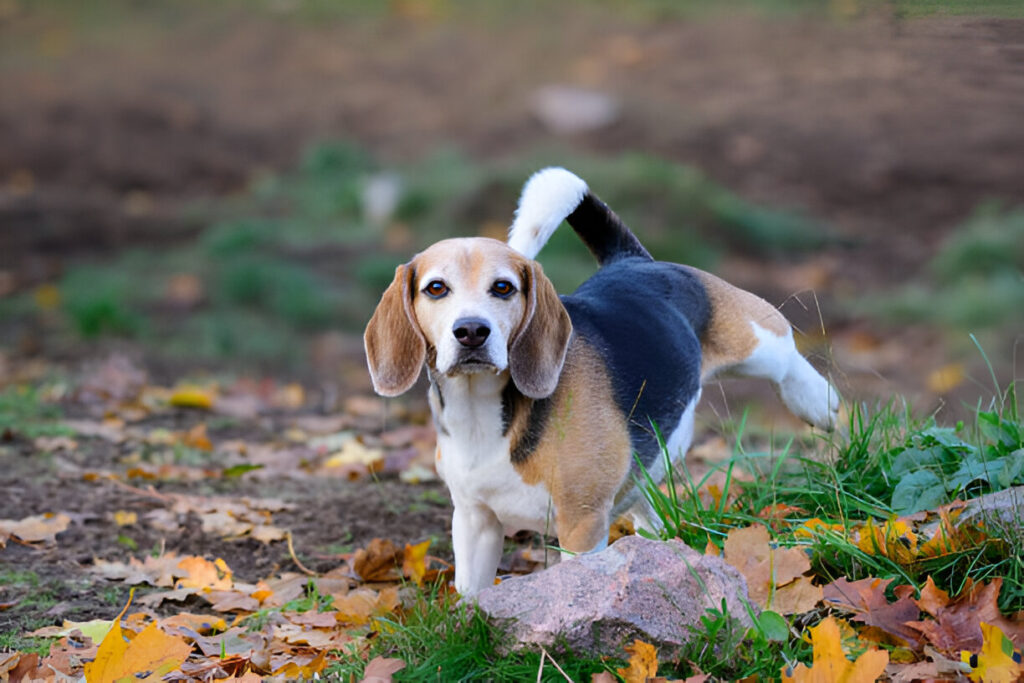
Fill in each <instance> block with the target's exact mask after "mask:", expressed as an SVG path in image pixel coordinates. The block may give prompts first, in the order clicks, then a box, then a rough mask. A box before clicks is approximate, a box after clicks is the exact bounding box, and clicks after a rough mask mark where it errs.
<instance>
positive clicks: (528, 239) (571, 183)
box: [508, 167, 587, 259]
mask: <svg viewBox="0 0 1024 683" xmlns="http://www.w3.org/2000/svg"><path fill="white" fill-rule="evenodd" d="M586 194H587V184H586V183H585V182H584V181H583V180H582V179H581V178H579V177H578V176H576V175H574V174H572V173H570V172H569V171H567V170H565V169H564V168H558V167H552V168H545V169H542V170H540V171H537V172H536V173H534V174H533V175H532V176H530V179H529V180H527V181H526V184H525V185H524V186H523V193H522V194H521V195H520V196H519V208H518V209H516V219H515V221H513V223H512V227H511V228H509V231H508V245H509V246H510V247H512V248H513V249H515V250H516V251H518V252H519V253H520V254H522V255H523V256H525V257H526V258H531V259H532V258H536V256H537V254H538V253H540V250H541V248H543V247H544V245H545V244H547V241H548V239H550V237H551V234H552V233H554V231H555V229H556V228H557V227H558V226H559V224H561V222H562V221H563V220H565V218H566V216H568V215H569V214H571V213H572V212H573V211H574V210H575V209H576V207H577V206H579V204H580V202H581V201H583V197H584V196H585V195H586Z"/></svg>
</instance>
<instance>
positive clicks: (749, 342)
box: [687, 266, 790, 382]
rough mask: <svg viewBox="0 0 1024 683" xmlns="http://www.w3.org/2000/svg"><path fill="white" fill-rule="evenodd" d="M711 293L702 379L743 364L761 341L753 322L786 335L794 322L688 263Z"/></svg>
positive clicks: (703, 347)
mask: <svg viewBox="0 0 1024 683" xmlns="http://www.w3.org/2000/svg"><path fill="white" fill-rule="evenodd" d="M687 269H688V270H690V272H692V273H693V274H694V275H696V276H697V277H698V278H699V279H700V281H701V284H703V285H704V289H705V290H706V291H707V294H708V302H709V303H710V305H711V319H710V320H709V321H708V327H707V330H705V332H704V335H703V336H702V337H701V340H700V341H701V352H702V355H703V360H702V363H701V382H703V381H705V380H707V379H708V378H709V377H712V376H714V375H715V374H716V373H718V372H721V371H723V370H728V368H730V367H731V366H734V365H737V364H739V363H742V362H743V361H745V360H746V359H747V358H749V357H750V354H751V353H753V351H754V349H756V348H757V346H758V344H759V343H760V342H759V341H758V339H757V337H756V336H755V335H754V330H753V328H752V327H751V323H755V324H756V325H758V326H759V327H761V328H763V329H765V330H768V331H769V332H771V333H772V334H774V335H776V336H779V337H784V336H786V335H787V334H789V331H790V325H789V321H788V320H786V318H785V316H783V315H782V314H781V313H779V311H778V310H777V309H776V308H775V307H774V306H772V305H771V304H770V303H768V302H767V301H765V300H764V299H762V298H761V297H759V296H757V295H755V294H751V293H750V292H747V291H745V290H742V289H740V288H739V287H734V286H733V285H730V284H729V283H728V282H726V281H725V280H723V279H721V278H719V277H716V276H714V275H712V274H711V273H706V272H704V271H703V270H699V269H697V268H692V267H689V266H687Z"/></svg>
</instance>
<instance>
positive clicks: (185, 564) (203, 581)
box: [178, 556, 232, 591]
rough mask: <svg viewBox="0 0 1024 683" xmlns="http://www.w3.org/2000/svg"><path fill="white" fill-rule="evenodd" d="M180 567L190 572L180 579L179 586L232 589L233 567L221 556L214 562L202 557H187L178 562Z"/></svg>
mask: <svg viewBox="0 0 1024 683" xmlns="http://www.w3.org/2000/svg"><path fill="white" fill-rule="evenodd" d="M178 568H179V569H184V570H185V571H186V572H188V577H187V578H182V579H179V580H178V587H179V588H204V589H209V590H221V591H226V590H230V589H231V586H232V581H231V569H229V568H228V565H227V563H226V562H225V561H224V560H222V559H221V558H219V557H218V558H217V559H216V561H214V562H210V561H209V560H207V559H205V558H202V557H196V556H192V557H186V558H184V559H183V560H182V561H181V562H179V563H178Z"/></svg>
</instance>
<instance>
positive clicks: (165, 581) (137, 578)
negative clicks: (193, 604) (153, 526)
mask: <svg viewBox="0 0 1024 683" xmlns="http://www.w3.org/2000/svg"><path fill="white" fill-rule="evenodd" d="M181 559H182V558H181V557H179V556H178V555H177V554H176V553H175V552H174V551H170V552H167V553H165V554H163V555H160V556H159V557H153V556H151V555H147V556H146V558H145V559H144V560H143V561H141V562H140V561H139V560H137V559H135V558H134V557H132V558H130V559H129V560H128V564H124V563H123V562H108V561H106V560H101V559H99V558H97V559H95V560H93V566H92V567H91V568H90V569H89V571H90V572H92V573H94V574H99V575H100V576H102V577H103V578H105V579H108V580H111V581H124V582H125V583H127V584H128V585H129V586H134V585H137V584H140V583H148V584H150V585H152V586H161V587H169V586H173V585H174V580H175V579H177V578H178V577H181V576H185V575H186V573H185V570H184V569H182V568H180V567H179V566H178V564H179V563H180V562H181Z"/></svg>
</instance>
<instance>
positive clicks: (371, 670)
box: [360, 657, 405, 683]
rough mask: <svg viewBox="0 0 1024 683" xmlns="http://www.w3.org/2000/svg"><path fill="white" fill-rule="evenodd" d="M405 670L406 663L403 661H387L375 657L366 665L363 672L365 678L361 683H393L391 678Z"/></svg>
mask: <svg viewBox="0 0 1024 683" xmlns="http://www.w3.org/2000/svg"><path fill="white" fill-rule="evenodd" d="M404 668H405V662H403V661H402V660H401V659H385V658H384V657H374V658H373V659H371V660H370V663H369V664H367V665H366V669H365V670H364V671H363V678H362V681H360V683H391V677H392V676H393V675H394V674H395V673H396V672H398V671H401V670H402V669H404Z"/></svg>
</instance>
